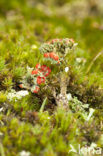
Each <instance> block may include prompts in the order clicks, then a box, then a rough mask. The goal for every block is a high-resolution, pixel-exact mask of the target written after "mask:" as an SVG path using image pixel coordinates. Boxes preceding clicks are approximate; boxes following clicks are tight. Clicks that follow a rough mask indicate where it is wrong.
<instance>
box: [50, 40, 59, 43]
mask: <svg viewBox="0 0 103 156" xmlns="http://www.w3.org/2000/svg"><path fill="white" fill-rule="evenodd" d="M57 41H59V39H54V40H52V41H51V43H52V44H53V43H54V42H57Z"/></svg>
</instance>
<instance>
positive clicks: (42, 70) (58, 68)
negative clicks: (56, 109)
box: [19, 38, 76, 108]
mask: <svg viewBox="0 0 103 156" xmlns="http://www.w3.org/2000/svg"><path fill="white" fill-rule="evenodd" d="M75 46H76V44H75V43H74V40H73V39H68V38H65V39H53V40H52V41H50V42H46V43H44V44H42V45H41V47H40V53H41V55H43V62H45V64H48V65H41V64H39V63H38V64H36V66H35V68H30V67H28V68H27V74H26V75H25V76H24V78H23V80H22V83H21V84H20V85H19V87H20V88H26V89H29V90H31V92H33V93H38V92H39V91H40V86H41V84H45V85H47V86H48V89H50V91H51V92H52V95H53V96H54V98H55V101H56V103H57V105H59V106H61V105H63V107H65V108H67V107H68V100H67V96H66V95H67V94H66V93H67V84H68V82H69V66H70V65H69V64H68V58H69V55H71V54H72V53H73V50H74V47H75ZM52 71H53V72H52ZM50 73H51V74H50ZM54 73H55V74H54ZM48 77H49V81H51V82H53V81H54V77H55V78H56V79H57V81H58V82H59V88H60V93H59V94H57V93H56V86H53V84H52V83H50V82H49V81H48Z"/></svg>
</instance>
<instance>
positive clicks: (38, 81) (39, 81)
mask: <svg viewBox="0 0 103 156" xmlns="http://www.w3.org/2000/svg"><path fill="white" fill-rule="evenodd" d="M44 82H45V77H40V76H38V77H37V84H39V85H40V84H41V83H44Z"/></svg>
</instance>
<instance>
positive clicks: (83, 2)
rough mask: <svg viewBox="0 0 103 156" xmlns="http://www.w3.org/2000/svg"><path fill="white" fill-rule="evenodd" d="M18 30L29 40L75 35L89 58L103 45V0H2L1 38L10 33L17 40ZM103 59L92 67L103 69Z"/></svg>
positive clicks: (0, 8) (29, 41)
mask: <svg viewBox="0 0 103 156" xmlns="http://www.w3.org/2000/svg"><path fill="white" fill-rule="evenodd" d="M13 32H15V35H16V37H14V36H15V35H13ZM6 33H7V34H6ZM18 33H19V34H21V36H22V37H21V38H23V37H24V38H27V40H28V44H29V43H30V44H33V43H34V42H36V43H37V42H38V43H40V44H41V42H44V41H47V40H50V39H52V38H66V37H70V38H74V40H75V41H76V42H78V43H79V47H80V48H81V49H83V50H84V51H86V52H87V53H88V54H89V58H88V61H89V62H90V61H92V59H93V58H94V57H95V56H96V55H97V54H98V53H99V52H100V51H101V50H102V49H103V37H102V34H103V1H102V0H9V1H8V0H0V38H1V39H2V38H3V36H6V35H7V36H10V35H11V36H12V40H13V42H16V40H17V39H18V38H17V36H18ZM9 34H10V35H9ZM4 38H5V37H4ZM21 40H22V39H21ZM102 59H103V58H102V57H100V58H99V63H98V62H97V63H98V66H97V65H96V66H95V68H93V69H92V70H93V71H96V70H97V71H98V72H100V73H101V72H103V66H102V64H103V61H102ZM95 63H96V62H95Z"/></svg>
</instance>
